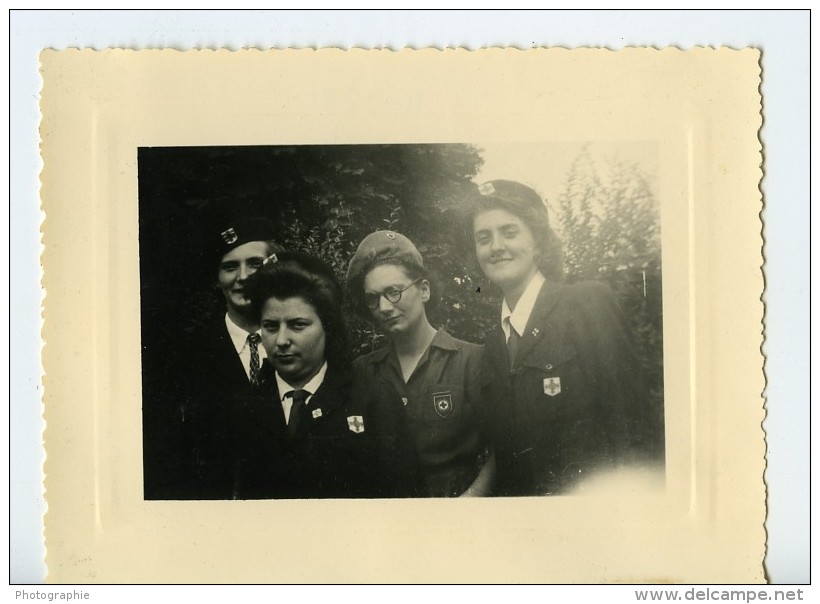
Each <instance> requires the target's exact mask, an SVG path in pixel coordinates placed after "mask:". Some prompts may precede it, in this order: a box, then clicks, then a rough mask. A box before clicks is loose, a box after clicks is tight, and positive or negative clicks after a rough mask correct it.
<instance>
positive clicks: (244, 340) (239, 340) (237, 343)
mask: <svg viewBox="0 0 820 604" xmlns="http://www.w3.org/2000/svg"><path fill="white" fill-rule="evenodd" d="M225 327H227V328H228V335H229V336H230V338H231V342H233V347H234V348H236V353H237V354H241V353H242V350H243V349H244V348H245V346H247V345H248V336H249V335H250V334H249V333H248V332H247V331H245V330H244V329H242V328H241V327H239V325H237V324H236V323H234V322H233V321H231V318H230V317H229V316H228V313H225ZM256 333H259V332H258V331H257V332H256Z"/></svg>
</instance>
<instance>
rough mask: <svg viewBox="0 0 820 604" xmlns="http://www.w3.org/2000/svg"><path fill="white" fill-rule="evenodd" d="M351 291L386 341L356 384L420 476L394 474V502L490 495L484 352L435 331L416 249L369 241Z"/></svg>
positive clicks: (383, 238)
mask: <svg viewBox="0 0 820 604" xmlns="http://www.w3.org/2000/svg"><path fill="white" fill-rule="evenodd" d="M347 285H348V289H349V291H350V292H351V296H352V298H353V300H354V303H355V304H356V307H357V308H358V310H359V311H360V312H361V314H362V315H363V316H364V317H366V318H368V319H370V320H371V321H373V322H375V323H376V325H377V326H378V327H380V328H381V329H382V330H383V331H384V333H385V335H386V336H387V338H388V345H387V346H385V347H383V348H381V349H379V350H376V351H374V352H371V353H370V354H367V355H364V356H363V357H360V358H358V359H357V360H356V361H355V363H354V374H355V376H356V382H357V384H359V386H360V387H361V388H362V389H364V390H369V392H370V393H371V396H373V397H375V399H376V400H378V401H379V408H380V409H381V410H382V417H383V420H382V421H381V422H380V423H385V422H392V424H393V427H392V428H391V429H388V430H387V431H391V430H392V431H396V430H398V431H399V432H400V433H401V434H400V436H403V437H404V438H405V439H406V442H407V443H409V450H410V454H411V455H412V456H413V458H414V460H413V464H412V467H414V468H415V471H416V472H415V474H414V473H413V472H408V471H407V467H409V466H405V467H404V468H403V469H399V470H397V469H396V468H393V474H394V475H393V476H392V479H393V484H394V485H395V486H396V488H395V490H394V491H393V493H392V494H395V495H403V496H429V497H454V496H462V495H464V496H481V495H487V494H489V491H490V486H491V482H492V472H493V463H492V460H491V459H490V460H489V461H488V459H489V455H488V450H487V446H486V441H485V438H484V436H483V434H482V431H481V430H480V427H479V417H480V415H479V413H480V409H479V405H480V402H481V398H480V397H481V393H480V385H481V376H480V372H481V347H480V346H478V345H475V344H471V343H468V342H463V341H461V340H458V339H456V338H454V337H452V336H451V335H449V334H448V333H447V332H445V331H443V330H438V331H437V330H436V329H435V328H434V327H433V326H432V325H431V324H430V321H429V320H428V318H427V307H428V306H429V305H431V304H434V302H435V296H434V292H433V291H432V286H431V283H430V279H429V277H428V275H427V272H426V271H425V268H424V263H423V261H422V257H421V254H420V253H419V251H418V250H417V249H416V246H415V245H413V243H412V242H411V241H410V240H409V239H408V238H407V237H405V236H404V235H401V234H399V233H396V232H393V231H378V232H375V233H372V234H370V235H368V236H367V237H365V239H364V240H363V241H362V242H361V244H360V245H359V247H358V249H357V250H356V253H355V255H354V256H353V258H352V259H351V261H350V265H349V267H348V272H347ZM389 458H391V457H389ZM396 458H397V456H396V455H392V459H396ZM384 471H386V472H390V471H391V468H385V469H384ZM414 477H416V478H417V479H418V480H414ZM388 482H389V481H388Z"/></svg>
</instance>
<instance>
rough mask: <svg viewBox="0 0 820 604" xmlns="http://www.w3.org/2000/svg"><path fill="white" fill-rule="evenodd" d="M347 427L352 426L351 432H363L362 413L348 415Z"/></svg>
mask: <svg viewBox="0 0 820 604" xmlns="http://www.w3.org/2000/svg"><path fill="white" fill-rule="evenodd" d="M347 427H348V428H350V431H351V432H355V433H356V434H361V433H362V432H364V418H363V417H362V416H361V415H348V416H347Z"/></svg>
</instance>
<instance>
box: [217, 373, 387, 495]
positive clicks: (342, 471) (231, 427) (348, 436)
mask: <svg viewBox="0 0 820 604" xmlns="http://www.w3.org/2000/svg"><path fill="white" fill-rule="evenodd" d="M263 375H264V378H263V380H262V383H261V384H260V387H259V389H258V390H256V391H253V392H250V393H245V394H242V395H239V396H237V397H236V398H235V400H234V403H233V404H232V405H230V406H229V407H228V408H227V409H226V418H225V423H226V426H227V427H228V431H229V434H230V437H229V440H230V444H229V448H228V449H227V450H226V453H227V454H228V455H229V457H230V459H231V460H232V464H233V497H234V498H235V499H282V498H328V497H330V498H344V497H361V496H366V495H368V494H369V493H368V492H367V488H368V486H369V484H371V483H372V479H371V477H370V475H369V474H370V468H371V465H370V464H371V458H370V456H369V455H367V453H368V451H367V443H368V441H367V436H368V435H369V432H368V429H369V428H370V426H369V423H370V422H369V419H368V418H367V417H366V416H365V415H361V414H360V413H357V412H356V411H355V410H354V409H353V408H352V407H351V401H350V394H351V392H350V376H349V372H340V371H339V370H337V369H334V368H333V367H328V371H327V373H326V375H325V379H324V381H323V382H322V385H321V386H320V387H319V389H318V390H317V391H316V392H315V393H314V394H313V396H312V397H311V398H310V400H309V401H308V403H307V412H306V413H305V416H304V417H305V418H306V419H305V421H304V422H303V423H302V424H301V425H300V430H299V432H297V434H295V435H291V434H290V433H289V432H288V428H287V424H286V422H285V414H284V411H283V410H282V404H281V395H280V393H279V391H278V388H277V384H276V379H275V375H274V372H273V370H271V368H270V366H269V365H265V370H264V371H263Z"/></svg>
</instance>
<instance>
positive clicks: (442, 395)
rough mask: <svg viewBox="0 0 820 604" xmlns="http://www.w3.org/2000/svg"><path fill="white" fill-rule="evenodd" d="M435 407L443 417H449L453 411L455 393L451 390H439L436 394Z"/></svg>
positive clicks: (434, 398) (434, 396) (434, 397)
mask: <svg viewBox="0 0 820 604" xmlns="http://www.w3.org/2000/svg"><path fill="white" fill-rule="evenodd" d="M433 408H434V409H435V410H436V413H438V414H439V415H440V416H441V417H445V418H446V417H449V416H450V414H451V413H452V412H453V395H452V394H450V393H449V392H439V393H436V394H434V395H433Z"/></svg>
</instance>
